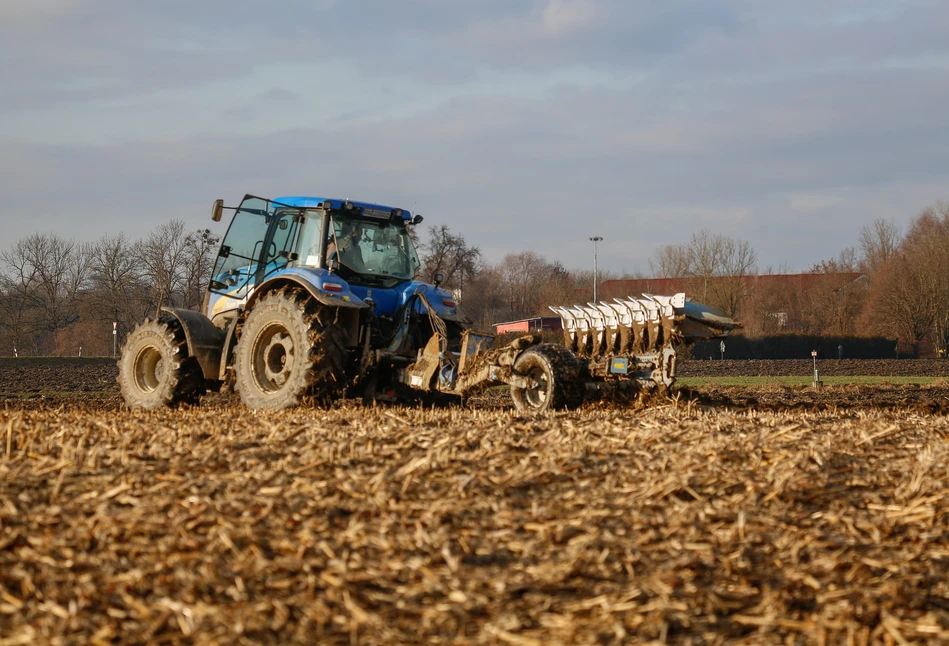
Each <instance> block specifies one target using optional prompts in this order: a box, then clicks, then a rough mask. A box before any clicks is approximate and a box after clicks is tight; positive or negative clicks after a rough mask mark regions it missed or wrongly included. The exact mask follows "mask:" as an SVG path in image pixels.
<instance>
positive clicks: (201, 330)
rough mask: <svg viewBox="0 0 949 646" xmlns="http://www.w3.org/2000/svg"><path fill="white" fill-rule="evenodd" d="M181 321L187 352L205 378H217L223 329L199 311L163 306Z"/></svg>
mask: <svg viewBox="0 0 949 646" xmlns="http://www.w3.org/2000/svg"><path fill="white" fill-rule="evenodd" d="M161 309H162V311H163V312H168V313H169V314H171V315H172V316H174V317H175V318H176V319H178V322H179V323H181V328H182V329H183V330H184V331H185V341H187V343H188V353H189V354H190V355H191V356H192V357H194V358H195V359H197V360H198V365H200V366H201V372H203V373H204V378H205V379H211V380H217V379H218V375H219V373H220V366H221V350H222V349H223V347H224V330H222V329H221V328H219V327H217V326H215V325H214V323H212V322H211V319H209V318H208V317H206V316H205V315H204V314H202V313H200V312H195V311H194V310H186V309H182V308H178V307H163V308H161Z"/></svg>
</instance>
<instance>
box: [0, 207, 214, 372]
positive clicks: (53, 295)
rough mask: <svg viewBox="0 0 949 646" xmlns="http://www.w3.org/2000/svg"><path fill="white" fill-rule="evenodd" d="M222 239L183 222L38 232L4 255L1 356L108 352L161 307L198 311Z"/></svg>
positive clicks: (0, 277)
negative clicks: (94, 232) (145, 230)
mask: <svg viewBox="0 0 949 646" xmlns="http://www.w3.org/2000/svg"><path fill="white" fill-rule="evenodd" d="M218 242H219V239H218V237H217V236H215V235H213V234H212V233H211V231H210V230H208V229H203V230H200V231H192V232H189V231H187V230H186V226H185V223H184V222H182V221H181V220H172V221H170V222H167V223H164V224H161V225H159V226H158V227H157V228H156V229H155V230H154V231H152V232H151V233H150V234H148V235H147V236H146V237H144V238H142V239H140V240H130V239H129V238H127V237H126V236H125V235H124V234H122V233H120V234H117V235H114V236H104V237H102V238H100V239H99V240H97V241H95V242H91V243H80V242H76V241H73V240H69V239H66V238H64V237H62V236H60V235H57V234H54V233H33V234H31V235H28V236H27V237H25V238H23V239H21V240H19V241H17V242H16V243H15V244H14V245H13V246H12V247H10V248H9V249H6V250H4V251H2V252H0V344H2V345H0V354H4V355H6V354H17V355H20V356H25V355H34V356H36V355H40V356H43V355H57V356H68V355H76V354H78V352H79V348H80V347H83V352H84V353H85V354H88V355H91V354H97V355H107V354H110V353H111V352H112V341H113V340H112V338H111V332H112V328H113V326H112V323H113V322H114V323H117V332H118V334H117V335H116V336H117V337H118V340H121V339H122V338H123V337H124V335H125V334H127V333H128V332H129V331H131V330H132V329H133V328H134V326H135V325H136V323H138V322H140V321H141V320H143V319H144V318H145V317H146V316H148V315H154V314H155V313H156V312H157V311H158V310H159V309H160V308H161V307H162V306H165V305H171V306H175V307H186V308H191V309H199V308H200V306H201V302H202V299H203V298H204V291H205V288H206V287H207V284H208V281H209V279H210V276H211V269H212V267H213V264H214V259H215V256H216V254H217V247H218Z"/></svg>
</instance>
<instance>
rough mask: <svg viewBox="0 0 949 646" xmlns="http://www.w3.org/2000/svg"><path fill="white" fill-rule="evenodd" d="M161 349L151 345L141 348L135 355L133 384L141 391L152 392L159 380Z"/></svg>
mask: <svg viewBox="0 0 949 646" xmlns="http://www.w3.org/2000/svg"><path fill="white" fill-rule="evenodd" d="M163 368H164V366H163V362H162V358H161V351H159V349H158V348H156V347H155V346H153V345H149V346H146V347H144V348H142V349H141V351H140V352H139V353H138V356H137V357H135V364H134V378H135V385H136V386H137V387H138V389H139V390H140V391H142V392H143V393H150V392H153V391H154V390H155V389H156V388H158V384H159V383H160V382H161V375H162V371H163Z"/></svg>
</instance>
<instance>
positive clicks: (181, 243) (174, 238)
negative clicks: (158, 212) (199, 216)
mask: <svg viewBox="0 0 949 646" xmlns="http://www.w3.org/2000/svg"><path fill="white" fill-rule="evenodd" d="M135 255H136V257H138V258H139V259H140V260H141V263H142V267H143V269H144V275H145V278H146V279H147V282H148V284H149V285H150V286H151V293H150V295H149V296H150V299H151V305H152V307H154V308H155V309H158V308H160V307H162V306H163V305H180V304H182V302H183V300H184V282H185V279H184V276H185V272H186V269H185V268H186V266H187V260H188V244H187V235H186V234H185V223H184V222H183V221H181V220H171V221H170V222H166V223H164V224H161V225H159V226H158V228H157V229H155V230H154V231H152V233H150V234H149V235H148V237H147V238H145V240H143V241H141V242H139V243H138V244H137V245H136V250H135Z"/></svg>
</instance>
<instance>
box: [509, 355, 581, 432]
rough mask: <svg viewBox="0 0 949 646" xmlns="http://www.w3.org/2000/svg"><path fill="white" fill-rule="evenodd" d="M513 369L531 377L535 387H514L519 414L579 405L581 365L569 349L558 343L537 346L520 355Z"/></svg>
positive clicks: (533, 413)
mask: <svg viewBox="0 0 949 646" xmlns="http://www.w3.org/2000/svg"><path fill="white" fill-rule="evenodd" d="M514 372H515V373H517V374H519V375H522V376H524V377H527V378H529V379H532V380H533V381H534V384H535V385H534V387H532V388H517V387H515V386H511V399H513V400H514V406H515V407H517V410H518V412H519V413H522V414H525V415H539V414H542V413H546V412H548V411H551V410H556V409H558V408H567V407H570V406H574V405H576V403H577V401H578V399H577V395H576V393H577V392H578V388H579V387H580V384H579V382H578V380H579V374H580V365H579V362H578V361H577V358H576V357H575V356H574V354H573V353H572V352H570V350H568V349H567V348H565V347H564V346H562V345H557V344H555V343H543V344H541V345H537V346H534V347H533V348H531V349H530V350H528V351H526V352H525V353H524V354H522V355H521V356H519V357H518V358H517V361H515V362H514Z"/></svg>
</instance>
